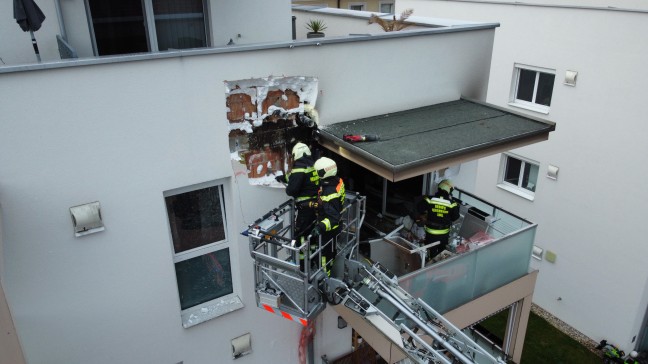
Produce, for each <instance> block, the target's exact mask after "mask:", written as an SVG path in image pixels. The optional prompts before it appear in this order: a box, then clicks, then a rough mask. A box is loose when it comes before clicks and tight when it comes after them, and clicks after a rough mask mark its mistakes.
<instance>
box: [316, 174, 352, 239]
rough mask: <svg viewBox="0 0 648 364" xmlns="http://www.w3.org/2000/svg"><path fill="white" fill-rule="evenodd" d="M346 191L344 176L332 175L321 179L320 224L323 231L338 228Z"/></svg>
mask: <svg viewBox="0 0 648 364" xmlns="http://www.w3.org/2000/svg"><path fill="white" fill-rule="evenodd" d="M345 198H346V192H345V190H344V182H343V181H342V178H339V177H336V176H332V177H327V178H324V179H321V180H320V192H319V203H318V204H319V209H318V223H317V224H318V226H319V229H320V230H321V231H327V232H328V231H332V230H335V229H337V228H338V226H339V224H340V219H341V218H342V208H343V207H344V199H345Z"/></svg>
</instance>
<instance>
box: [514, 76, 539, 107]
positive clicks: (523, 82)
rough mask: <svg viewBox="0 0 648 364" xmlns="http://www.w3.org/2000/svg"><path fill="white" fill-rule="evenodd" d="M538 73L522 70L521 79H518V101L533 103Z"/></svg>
mask: <svg viewBox="0 0 648 364" xmlns="http://www.w3.org/2000/svg"><path fill="white" fill-rule="evenodd" d="M535 78H536V72H535V71H529V70H525V69H520V77H519V78H518V89H517V95H516V96H515V98H516V99H518V100H524V101H528V102H532V101H533V88H534V86H535Z"/></svg>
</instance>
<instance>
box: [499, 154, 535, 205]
mask: <svg viewBox="0 0 648 364" xmlns="http://www.w3.org/2000/svg"><path fill="white" fill-rule="evenodd" d="M539 170H540V166H539V165H538V163H536V162H532V161H530V160H528V159H525V158H521V157H517V156H512V155H509V154H502V161H501V165H500V177H499V183H498V185H497V186H498V187H500V188H502V189H505V190H507V191H509V192H512V193H515V194H517V195H519V196H522V197H524V198H526V199H529V200H533V198H534V197H535V190H536V183H537V182H538V171H539Z"/></svg>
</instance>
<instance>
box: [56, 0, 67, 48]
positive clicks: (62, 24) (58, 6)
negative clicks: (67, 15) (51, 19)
mask: <svg viewBox="0 0 648 364" xmlns="http://www.w3.org/2000/svg"><path fill="white" fill-rule="evenodd" d="M54 5H55V7H56V17H57V18H58V23H59V32H60V33H61V38H63V40H65V41H67V32H66V31H65V21H64V20H63V12H62V11H61V0H56V1H54Z"/></svg>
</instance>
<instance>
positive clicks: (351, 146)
mask: <svg viewBox="0 0 648 364" xmlns="http://www.w3.org/2000/svg"><path fill="white" fill-rule="evenodd" d="M555 128H556V124H555V123H553V122H551V121H547V120H542V119H538V118H533V117H530V116H526V115H522V114H518V113H514V112H512V111H511V110H508V109H504V108H500V107H497V106H494V105H490V104H486V103H483V102H478V101H474V100H468V99H465V98H461V99H459V100H455V101H450V102H444V103H440V104H435V105H429V106H424V107H420V108H416V109H411V110H404V111H399V112H394V113H389V114H383V115H377V116H372V117H368V118H362V119H357V120H350V121H345V122H340V123H335V124H331V125H326V126H323V127H321V128H320V130H319V135H320V138H319V142H320V144H322V145H323V146H324V147H326V148H327V149H329V150H331V151H333V152H335V153H337V154H339V155H341V156H342V157H344V158H346V159H349V160H350V161H352V162H355V163H357V164H359V165H361V166H363V167H365V168H367V169H369V170H371V171H372V172H374V173H376V174H378V175H380V176H382V177H384V178H386V179H388V180H390V181H392V182H397V181H400V180H404V179H407V178H411V177H415V176H419V175H422V174H424V173H428V172H432V171H435V170H439V169H443V168H446V167H449V166H452V165H456V164H459V163H462V162H467V161H470V160H475V159H478V158H482V157H486V156H488V155H493V154H497V153H501V152H504V151H508V150H510V149H514V148H519V147H522V146H525V145H529V144H533V143H537V142H540V141H543V140H547V139H548V138H549V132H551V131H553V130H555ZM345 134H374V135H377V136H378V137H379V138H380V139H379V140H378V141H373V142H357V143H348V142H346V141H344V139H343V136H344V135H345Z"/></svg>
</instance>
